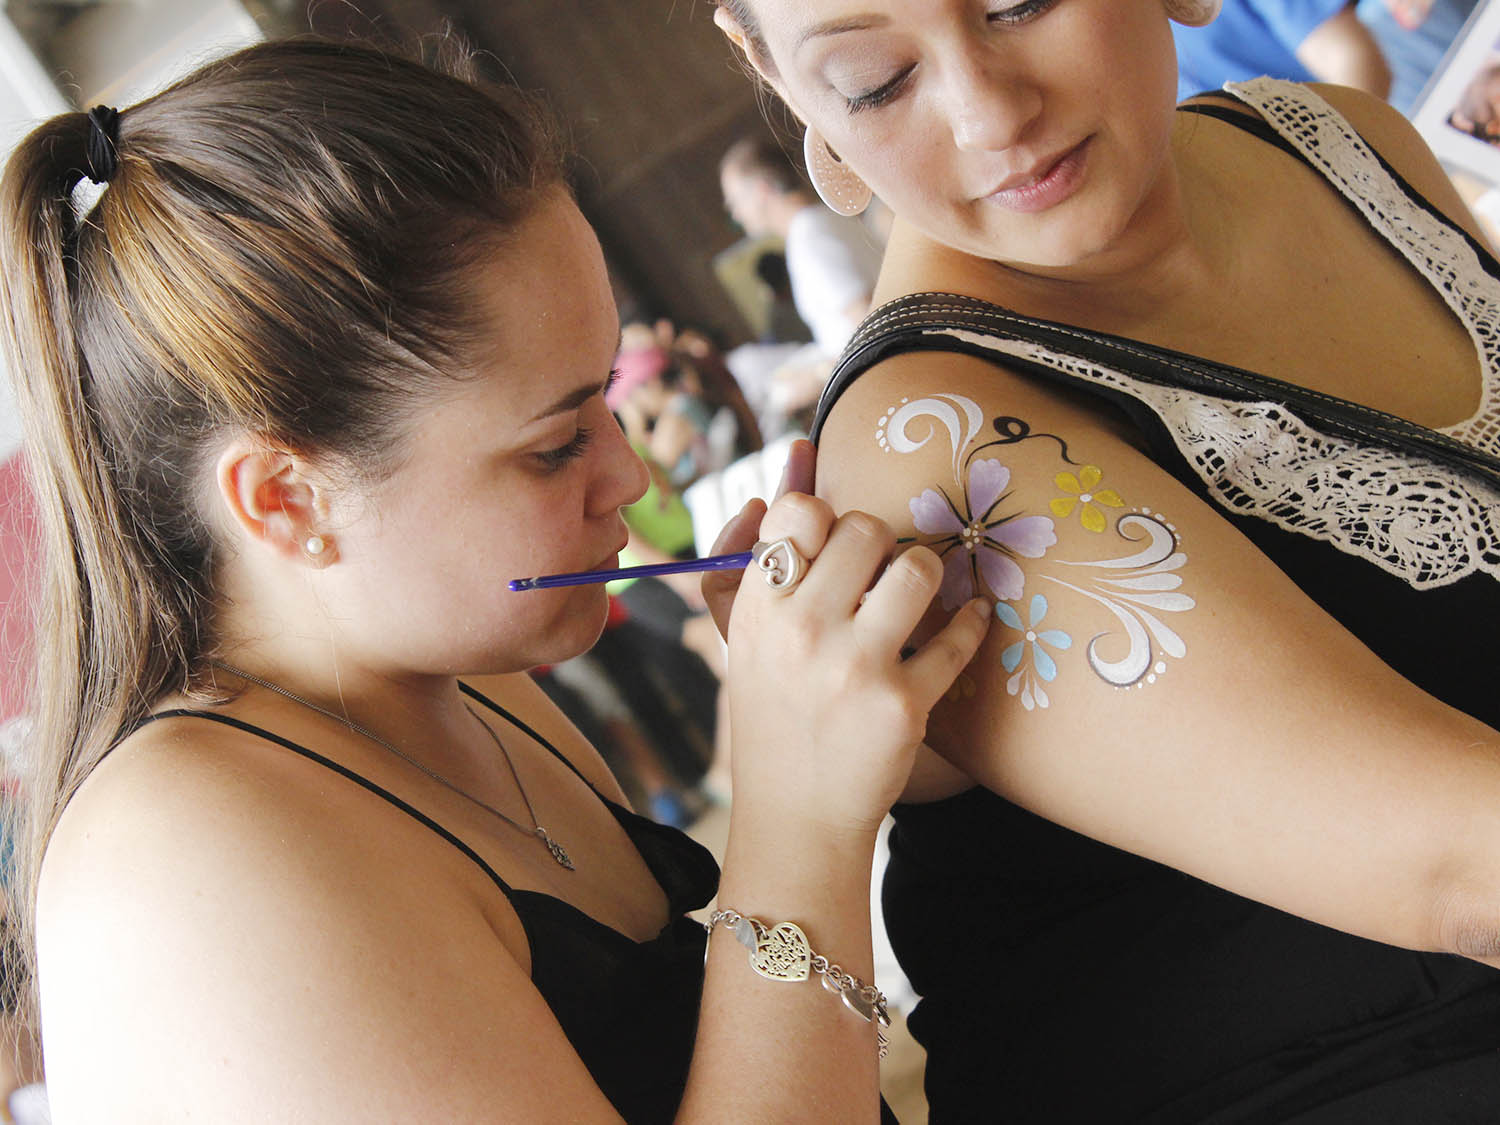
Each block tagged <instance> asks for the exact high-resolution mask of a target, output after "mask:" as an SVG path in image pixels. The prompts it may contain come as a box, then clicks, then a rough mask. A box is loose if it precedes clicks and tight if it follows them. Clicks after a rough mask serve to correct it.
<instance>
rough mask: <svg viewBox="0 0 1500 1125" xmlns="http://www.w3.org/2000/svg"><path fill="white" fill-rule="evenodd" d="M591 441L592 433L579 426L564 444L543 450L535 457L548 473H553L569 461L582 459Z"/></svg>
mask: <svg viewBox="0 0 1500 1125" xmlns="http://www.w3.org/2000/svg"><path fill="white" fill-rule="evenodd" d="M593 440H594V431H593V430H592V429H590V428H588V427H587V426H579V427H578V432H577V433H575V434H574V435H573V436H572V437H571V438H570V439H569V440H568V442H567V443H566V444H564V445H559V446H558V447H557V448H556V449H544V450H542V451H541V452H540V453H538V454H537V455H536V456H537V459H538V460H539V461H541V463H542V465H543V466H544V467H545V468H546V469H547V471H548V472H555V471H556V470H558V469H561V468H562V467H563V466H565V465H566V464H567V463H568V462H569V461H574V460H577V459H578V458H579V457H582V456H583V454H584V451H585V450H587V449H588V447H589V445H590V444H591V443H592V442H593Z"/></svg>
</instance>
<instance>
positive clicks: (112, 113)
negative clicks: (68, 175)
mask: <svg viewBox="0 0 1500 1125" xmlns="http://www.w3.org/2000/svg"><path fill="white" fill-rule="evenodd" d="M119 137H120V111H119V110H117V109H112V108H111V107H109V106H107V105H96V106H95V107H94V108H93V109H91V110H89V143H88V149H87V150H86V153H85V155H86V157H87V159H88V164H89V168H88V177H89V179H91V180H93V181H94V183H96V184H107V183H109V181H110V180H111V179H112V178H113V177H114V174H115V173H116V172H118V171H119V170H120V155H119V152H118V151H117V150H116V147H115V146H116V144H117V143H118V141H119Z"/></svg>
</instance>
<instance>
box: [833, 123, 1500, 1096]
mask: <svg viewBox="0 0 1500 1125" xmlns="http://www.w3.org/2000/svg"><path fill="white" fill-rule="evenodd" d="M1207 112H1210V113H1214V114H1215V115H1216V116H1223V118H1224V119H1225V120H1227V121H1229V122H1231V123H1232V124H1235V125H1238V126H1239V127H1241V128H1244V129H1246V130H1248V131H1250V132H1252V133H1254V134H1256V135H1257V136H1260V137H1262V138H1263V139H1265V140H1267V141H1269V142H1271V143H1275V144H1277V145H1279V146H1281V147H1283V148H1286V149H1287V150H1288V151H1290V152H1292V153H1293V154H1294V155H1297V156H1298V157H1299V159H1300V158H1303V157H1302V156H1301V154H1300V153H1298V152H1297V151H1296V150H1295V149H1292V148H1291V147H1290V146H1288V145H1286V144H1285V143H1284V142H1283V140H1282V138H1281V137H1280V136H1278V135H1277V134H1276V133H1274V132H1273V131H1272V130H1271V129H1270V128H1269V127H1268V126H1267V125H1266V124H1265V123H1264V122H1262V121H1260V120H1258V119H1253V118H1247V117H1245V116H1244V115H1242V114H1238V113H1234V112H1232V111H1223V110H1213V109H1210V110H1208V111H1207ZM1402 187H1403V189H1404V190H1406V191H1407V192H1409V193H1411V195H1412V196H1413V197H1414V198H1413V202H1415V203H1418V204H1419V205H1420V206H1421V207H1422V208H1423V209H1425V210H1426V211H1428V212H1432V213H1435V209H1434V208H1432V206H1431V205H1430V204H1429V203H1428V202H1427V201H1426V200H1423V199H1421V198H1420V197H1419V196H1417V195H1416V193H1415V192H1414V191H1413V190H1412V189H1411V188H1410V187H1409V186H1408V185H1405V184H1404V182H1403V183H1402ZM1460 233H1461V232H1460ZM1477 249H1478V250H1479V251H1480V258H1481V262H1482V264H1483V267H1484V269H1485V270H1486V271H1487V272H1488V273H1490V275H1491V276H1492V277H1500V266H1496V264H1495V261H1494V259H1493V258H1492V257H1491V256H1490V255H1489V254H1488V252H1486V251H1483V248H1482V247H1479V248H1477ZM898 304H900V302H893V305H898ZM974 304H976V305H977V304H979V302H974ZM990 308H991V309H993V306H990ZM994 312H995V319H996V320H997V321H999V320H1001V319H1003V320H1004V321H1005V327H1004V331H1005V333H1006V334H1007V336H1008V337H1009V338H1011V339H1020V340H1023V341H1035V342H1039V343H1041V344H1042V345H1043V346H1045V347H1056V346H1059V345H1057V344H1056V342H1055V341H1056V340H1057V339H1058V336H1057V335H1056V334H1055V333H1053V332H1052V330H1053V329H1055V328H1057V327H1058V326H1055V325H1049V324H1047V323H1046V322H1033V323H1030V324H1028V323H1027V320H1026V318H1024V317H1016V316H1014V314H1010V313H1008V312H1005V311H1004V310H994ZM881 316H882V310H876V311H875V312H874V313H872V314H871V321H872V322H873V321H875V320H877V319H878V318H880V317H881ZM1066 331H1067V333H1068V338H1069V340H1068V343H1067V345H1066V346H1067V348H1068V350H1069V354H1070V355H1071V356H1075V357H1078V356H1081V357H1082V358H1083V359H1085V360H1088V361H1091V362H1095V363H1101V364H1110V365H1114V367H1116V368H1121V367H1122V365H1123V363H1125V362H1126V361H1124V360H1122V358H1121V354H1122V349H1121V348H1120V347H1119V344H1120V341H1119V340H1117V339H1115V338H1107V337H1104V336H1102V335H1099V334H1093V333H1089V332H1086V331H1081V330H1078V329H1076V328H1072V327H1071V326H1068V327H1066ZM971 335H972V334H971ZM1127 343H1129V344H1130V345H1131V348H1130V349H1128V350H1129V351H1131V353H1132V354H1134V355H1137V356H1139V357H1142V358H1141V361H1140V362H1141V363H1142V364H1143V365H1144V364H1146V363H1152V362H1168V363H1174V364H1176V363H1182V364H1189V365H1193V366H1195V367H1198V368H1204V369H1208V368H1211V367H1212V366H1213V365H1209V364H1205V363H1204V362H1203V361H1201V360H1199V359H1197V358H1196V357H1191V356H1185V355H1182V354H1181V353H1172V352H1170V351H1168V350H1166V349H1152V348H1149V347H1148V346H1146V345H1140V344H1136V343H1135V342H1133V341H1131V342H1127ZM859 345H860V336H858V335H857V336H856V338H855V341H854V343H852V344H851V345H850V349H849V351H848V352H847V353H846V360H845V365H844V366H842V367H841V369H840V370H839V371H838V372H837V373H836V374H835V376H834V379H833V380H832V381H831V383H830V385H829V387H828V389H827V391H825V394H824V398H823V401H822V402H821V403H820V406H819V412H818V417H817V419H816V421H815V424H814V434H815V435H816V434H817V433H818V432H819V430H820V429H821V426H822V424H823V422H824V421H825V420H826V418H827V415H828V413H829V411H830V410H831V409H832V408H833V405H834V403H835V402H837V400H838V398H839V396H840V395H841V394H842V392H843V391H844V390H845V389H847V387H848V386H849V385H850V384H851V383H852V382H853V381H854V380H855V379H857V378H858V377H859V376H860V375H861V374H862V373H863V371H864V370H867V369H868V367H869V366H871V365H873V363H874V362H877V361H878V360H879V359H880V358H883V357H884V356H885V355H889V354H893V353H897V352H900V351H905V350H915V349H918V348H935V349H940V350H950V351H965V352H967V353H968V354H978V355H983V356H984V357H985V358H988V359H990V360H992V361H995V362H997V363H1002V364H1004V366H1006V367H1007V368H1008V369H1009V370H1012V371H1021V372H1024V373H1026V374H1029V375H1035V376H1037V377H1039V378H1043V379H1048V380H1055V381H1059V373H1058V371H1057V370H1055V369H1044V368H1043V366H1042V365H1041V364H1039V363H1038V364H1028V363H1027V362H1025V361H1020V362H1014V361H1012V360H1009V359H1006V358H1005V357H1003V356H1001V357H998V358H997V356H996V354H995V353H994V352H993V351H988V352H986V351H984V350H982V349H974V348H969V347H966V346H964V344H963V341H962V340H959V339H957V337H956V335H955V334H951V333H950V334H947V335H946V336H945V335H944V333H943V332H942V331H938V332H934V331H932V330H930V329H929V328H928V327H924V326H922V325H918V326H916V327H915V328H914V329H913V330H912V331H911V332H910V334H909V335H908V337H907V338H906V339H904V340H895V341H893V342H892V343H891V344H890V346H889V347H887V348H885V350H883V351H881V352H880V353H879V354H875V355H871V356H870V357H869V359H868V361H861V362H859V363H851V362H850V361H851V360H852V359H853V358H854V357H855V356H856V355H857V353H858V350H859ZM1126 373H1127V374H1133V372H1132V371H1130V370H1127V372H1126ZM1141 377H1143V378H1147V377H1149V372H1146V371H1142V376H1141ZM1060 381H1062V382H1065V383H1069V384H1070V385H1075V386H1077V387H1079V389H1082V390H1085V391H1097V389H1098V388H1097V387H1094V386H1091V385H1089V384H1087V383H1083V382H1081V381H1079V380H1075V379H1071V378H1061V379H1060ZM1103 397H1104V398H1105V399H1106V400H1107V401H1108V402H1109V403H1110V405H1112V406H1114V407H1118V408H1121V409H1123V410H1124V411H1125V412H1126V413H1128V414H1129V415H1130V417H1131V418H1132V420H1133V421H1135V423H1136V424H1137V425H1138V426H1139V428H1140V429H1141V430H1142V432H1143V434H1144V435H1145V437H1146V439H1147V442H1148V444H1149V446H1150V455H1151V457H1152V459H1153V460H1154V461H1156V462H1157V463H1158V464H1160V465H1161V466H1162V467H1163V468H1164V469H1166V470H1167V471H1168V472H1170V473H1172V475H1173V476H1175V477H1176V478H1177V479H1178V480H1180V481H1182V482H1183V483H1184V484H1186V485H1187V486H1188V487H1189V488H1191V489H1193V490H1194V491H1195V492H1196V493H1197V494H1198V495H1199V496H1200V497H1203V498H1205V499H1206V500H1210V501H1211V500H1212V497H1211V495H1210V492H1209V490H1208V489H1207V488H1206V487H1205V485H1204V482H1203V480H1202V479H1200V476H1199V474H1198V473H1197V472H1195V470H1194V469H1193V467H1192V466H1191V465H1189V464H1188V462H1187V461H1186V460H1185V459H1184V457H1183V456H1182V454H1181V453H1180V451H1179V449H1178V448H1177V446H1176V445H1175V444H1174V442H1173V441H1172V440H1171V437H1170V435H1169V434H1168V432H1167V430H1166V428H1165V426H1164V425H1163V424H1162V423H1161V421H1160V420H1159V419H1158V418H1157V416H1156V415H1155V414H1154V413H1153V412H1152V411H1151V410H1149V409H1145V408H1144V407H1142V406H1141V404H1140V403H1135V402H1131V401H1130V400H1129V398H1128V396H1109V395H1105V396H1103ZM1489 452H1491V453H1494V452H1500V450H1495V449H1491V450H1489ZM1220 512H1221V514H1222V515H1224V517H1225V518H1226V519H1228V520H1229V521H1230V522H1231V523H1233V524H1234V526H1235V527H1236V528H1238V529H1239V530H1240V531H1242V532H1243V533H1245V534H1246V535H1247V536H1248V537H1249V538H1250V539H1251V540H1252V541H1253V542H1254V543H1255V545H1256V546H1257V547H1258V548H1259V549H1260V550H1261V551H1263V552H1264V553H1265V554H1266V555H1267V556H1268V557H1270V558H1271V559H1272V560H1273V561H1274V562H1275V563H1276V564H1277V565H1278V566H1280V567H1281V568H1282V569H1283V570H1284V571H1285V572H1286V573H1287V574H1288V575H1289V576H1290V577H1291V578H1292V579H1293V580H1294V581H1296V582H1297V583H1298V585H1300V586H1301V587H1302V588H1303V590H1304V591H1306V592H1307V593H1308V594H1309V596H1311V597H1312V598H1313V600H1314V601H1316V602H1317V603H1318V604H1320V605H1321V606H1323V607H1324V608H1325V609H1327V610H1328V611H1329V612H1330V613H1332V614H1333V615H1334V616H1335V617H1336V618H1337V619H1338V620H1339V621H1340V622H1341V623H1342V624H1344V626H1345V627H1346V628H1348V629H1350V630H1351V631H1352V632H1353V633H1354V634H1355V635H1357V636H1358V637H1360V639H1361V640H1363V641H1364V642H1365V643H1366V644H1368V645H1369V646H1370V647H1371V648H1372V649H1374V651H1375V652H1377V653H1378V654H1379V655H1380V656H1381V657H1382V658H1383V659H1385V660H1386V661H1387V662H1388V663H1390V664H1391V665H1392V666H1393V667H1395V668H1396V670H1397V671H1398V672H1400V673H1401V674H1402V675H1404V676H1406V677H1407V678H1408V679H1410V680H1412V681H1413V682H1414V683H1416V684H1418V685H1419V686H1421V687H1423V688H1424V689H1425V690H1427V691H1429V692H1431V693H1432V694H1434V695H1436V696H1437V697H1438V698H1440V699H1443V700H1444V701H1445V702H1448V703H1449V704H1451V705H1452V706H1455V707H1457V708H1459V709H1461V710H1463V711H1465V712H1467V713H1469V714H1471V715H1474V716H1475V717H1477V718H1479V719H1481V720H1483V721H1485V722H1487V723H1489V724H1490V725H1491V726H1500V693H1497V692H1496V690H1495V669H1496V660H1495V656H1494V653H1495V646H1496V643H1497V642H1496V634H1495V623H1496V622H1500V581H1497V580H1496V578H1495V577H1493V576H1492V575H1490V574H1487V573H1473V574H1470V575H1468V576H1467V577H1465V578H1462V579H1461V580H1459V581H1455V582H1452V583H1450V584H1447V585H1442V586H1437V587H1429V588H1425V589H1422V590H1417V589H1414V588H1413V587H1412V586H1411V585H1408V584H1407V583H1406V582H1403V581H1402V580H1400V579H1399V578H1396V577H1393V576H1392V575H1390V574H1388V573H1386V572H1385V571H1383V570H1380V569H1379V568H1377V567H1376V566H1374V565H1371V564H1370V563H1368V562H1366V561H1364V560H1362V559H1360V558H1356V557H1353V556H1351V555H1350V554H1347V553H1344V552H1343V551H1340V550H1338V549H1336V548H1335V547H1333V546H1331V545H1329V544H1328V543H1326V542H1320V541H1316V540H1314V539H1312V538H1309V537H1307V536H1304V535H1299V534H1295V533H1293V532H1292V531H1288V530H1283V529H1282V528H1279V527H1276V526H1272V525H1271V524H1269V523H1267V522H1264V521H1263V520H1260V519H1256V518H1253V517H1251V516H1246V515H1242V514H1238V513H1236V512H1234V511H1226V510H1224V508H1223V507H1222V506H1220ZM1204 815H1214V811H1213V810H1212V809H1205V810H1204ZM895 818H896V827H895V829H894V831H893V832H892V834H891V840H890V845H891V861H890V865H889V867H888V869H887V873H886V880H885V887H884V906H885V918H886V923H887V926H888V928H889V930H890V935H891V940H892V944H893V946H894V948H895V951H896V953H897V955H898V957H899V959H900V961H901V964H902V966H903V968H904V969H905V970H906V972H907V974H908V976H909V977H910V979H911V983H912V985H913V987H914V989H915V990H916V991H917V993H918V994H919V995H920V996H921V997H922V1000H921V1002H920V1003H919V1004H918V1005H917V1007H916V1010H915V1011H914V1013H913V1014H912V1016H911V1017H910V1020H909V1024H908V1026H909V1027H910V1029H911V1031H912V1033H913V1034H914V1036H915V1037H916V1038H917V1039H918V1040H919V1041H920V1042H921V1043H922V1044H923V1045H924V1046H925V1047H926V1048H927V1051H928V1056H927V1077H926V1085H927V1094H928V1099H929V1103H930V1106H931V1120H932V1121H933V1122H944V1123H947V1122H958V1123H969V1122H989V1121H1005V1122H1017V1123H1020V1122H1048V1123H1069V1125H1071V1123H1073V1122H1088V1123H1094V1122H1124V1121H1150V1122H1174V1123H1179V1122H1180V1123H1187V1122H1225V1123H1227V1122H1235V1123H1241V1122H1266V1123H1270V1122H1287V1121H1295V1122H1299V1123H1302V1125H1313V1123H1314V1122H1316V1123H1318V1125H1333V1123H1348V1125H1354V1123H1356V1122H1357V1123H1362V1125H1368V1123H1397V1122H1400V1123H1415V1122H1436V1121H1442V1122H1473V1123H1478V1122H1494V1121H1500V972H1496V971H1495V970H1493V969H1490V968H1486V967H1485V966H1483V965H1480V964H1478V963H1476V962H1473V961H1470V960H1467V959H1465V958H1461V957H1456V956H1447V955H1440V954H1430V953H1418V952H1412V951H1409V950H1403V949H1397V948H1394V947H1391V946H1387V945H1383V944H1380V943H1377V942H1373V941H1367V940H1364V939H1361V938H1357V937H1352V936H1349V935H1347V934H1344V933H1340V932H1338V931H1335V930H1332V929H1328V928H1326V927H1323V926H1319V925H1316V924H1314V923H1311V922H1308V921H1305V920H1303V919H1300V918H1296V917H1293V916H1291V915H1289V914H1285V913H1283V912H1281V911H1277V910H1274V909H1271V908H1269V907H1266V906H1263V905H1261V904H1259V903H1256V902H1252V901H1250V900H1248V899H1245V898H1242V897H1240V896H1238V895H1234V894H1230V893H1228V892H1226V891H1224V890H1221V889H1219V888H1217V887H1213V886H1210V885H1209V884H1207V883H1203V882H1200V881H1199V880H1197V879H1194V878H1192V877H1190V876H1187V875H1184V874H1182V873H1181V872H1178V871H1175V870H1173V869H1171V868H1168V867H1164V866H1162V865H1160V864H1156V863H1153V862H1150V861H1148V860H1145V859H1141V858H1139V857H1137V856H1134V855H1131V854H1128V853H1126V852H1123V851H1119V850H1117V849H1115V848H1112V847H1108V846H1106V845H1104V844H1100V843H1098V842H1096V841H1093V840H1090V839H1088V838H1087V837H1085V836H1082V835H1080V834H1078V833H1075V832H1072V831H1070V830H1068V829H1066V828H1062V827H1059V826H1058V825H1055V824H1052V823H1051V822H1049V821H1047V820H1044V819H1042V818H1040V817H1038V816H1035V815H1033V814H1031V813H1029V812H1027V811H1026V810H1024V809H1021V808H1020V807H1018V806H1016V805H1014V804H1012V803H1011V802H1009V801H1006V800H1005V799H1003V798H1001V797H999V796H997V795H995V794H994V793H992V792H990V791H988V790H985V789H974V790H970V791H968V792H966V793H963V794H961V795H959V796H957V797H953V798H950V799H948V800H945V801H938V802H935V803H932V804H927V805H903V806H898V807H897V808H896V810H895Z"/></svg>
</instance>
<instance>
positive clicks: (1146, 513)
mask: <svg viewBox="0 0 1500 1125" xmlns="http://www.w3.org/2000/svg"><path fill="white" fill-rule="evenodd" d="M1150 514H1151V509H1150V508H1142V509H1141V515H1143V516H1149V515H1150Z"/></svg>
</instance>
